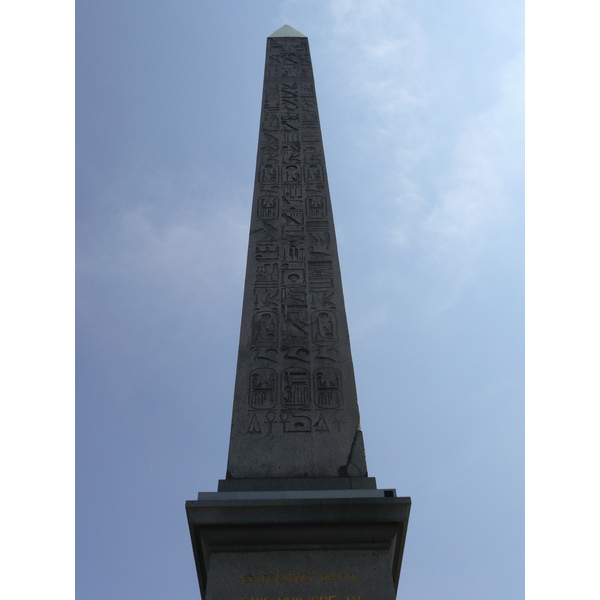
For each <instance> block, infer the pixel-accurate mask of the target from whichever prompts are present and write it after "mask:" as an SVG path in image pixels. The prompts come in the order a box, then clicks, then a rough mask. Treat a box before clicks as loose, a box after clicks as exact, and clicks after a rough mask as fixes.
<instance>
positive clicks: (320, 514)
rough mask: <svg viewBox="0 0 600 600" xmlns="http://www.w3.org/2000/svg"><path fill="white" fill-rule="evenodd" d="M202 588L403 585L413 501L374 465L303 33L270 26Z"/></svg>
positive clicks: (387, 590)
mask: <svg viewBox="0 0 600 600" xmlns="http://www.w3.org/2000/svg"><path fill="white" fill-rule="evenodd" d="M186 510H187V514H188V523H189V527H190V534H191V538H192V546H193V549H194V558H195V562H196V569H197V574H198V580H199V583H200V590H201V593H202V596H203V598H204V600H223V599H224V598H228V599H229V600H244V599H249V598H255V599H256V598H261V599H265V600H272V599H274V598H279V599H280V600H282V599H284V598H285V599H286V600H290V599H291V598H296V599H304V600H305V599H306V598H312V599H315V598H317V599H319V600H323V598H327V599H328V600H332V599H336V600H337V599H341V598H347V599H349V598H352V600H358V599H359V598H360V599H361V600H363V599H364V600H367V598H377V599H378V600H387V599H390V600H391V599H392V598H394V597H395V594H396V589H397V585H398V577H399V574H400V565H401V561H402V554H403V550H404V540H405V536H406V528H407V525H408V516H409V512H410V498H398V497H396V493H395V490H378V489H377V486H376V482H375V479H374V478H372V477H369V476H368V474H367V464H366V459H365V450H364V443H363V437H362V432H361V429H360V417H359V410H358V401H357V394H356V385H355V381H354V370H353V366H352V356H351V352H350V338H349V334H348V325H347V321H346V312H345V307H344V297H343V293H342V281H341V275H340V265H339V260H338V252H337V244H336V238H335V229H334V224H333V212H332V206H331V199H330V195H329V186H328V182H327V170H326V167H325V156H324V151H323V141H322V137H321V128H320V123H319V114H318V109H317V98H316V93H315V83H314V77H313V70H312V63H311V58H310V52H309V46H308V39H307V38H306V37H305V36H304V35H302V34H301V33H299V32H298V31H296V30H295V29H293V28H291V27H289V26H287V25H285V26H284V27H282V28H281V29H279V30H277V31H276V32H275V33H273V34H272V35H271V36H269V38H268V39H267V54H266V63H265V75H264V86H263V96H262V107H261V118H260V132H259V142H258V156H257V161H256V175H255V183H254V196H253V201H252V216H251V224H250V241H249V247H248V259H247V267H246V280H245V289H244V299H243V307H242V322H241V332H240V344H239V353H238V362H237V373H236V382H235V391H234V399H233V416H232V424H231V436H230V443H229V458H228V463H227V473H226V477H225V479H223V480H221V481H220V482H219V486H218V492H201V493H200V494H199V495H198V500H197V501H189V502H187V503H186Z"/></svg>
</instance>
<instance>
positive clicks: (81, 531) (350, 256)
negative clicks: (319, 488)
mask: <svg viewBox="0 0 600 600" xmlns="http://www.w3.org/2000/svg"><path fill="white" fill-rule="evenodd" d="M284 23H288V24H290V25H291V26H293V27H295V28H296V29H298V30H299V31H301V32H302V33H304V34H305V35H307V36H308V38H309V43H310V48H311V54H312V60H313V67H314V73H315V81H316V88H317V98H318V103H319V112H320V118H321V127H322V132H323V141H324V146H325V155H326V160H327V169H328V176H329V182H330V190H331V198H332V204H333V210H334V215H335V224H336V233H337V236H338V250H339V255H340V263H341V268H342V277H343V284H344V294H345V301H346V309H347V316H348V323H349V328H350V337H351V343H352V352H353V358H354V367H355V371H356V381H357V389H358V397H359V404H360V408H361V420H362V428H363V432H364V437H365V447H366V454H367V464H368V467H369V474H370V475H372V476H375V477H376V478H377V481H378V484H379V487H394V488H396V490H397V492H398V494H399V495H406V496H411V497H412V500H413V508H412V513H411V521H410V525H409V530H408V536H407V543H406V550H405V556H404V562H403V568H402V574H401V578H400V586H399V593H398V597H399V598H407V599H409V598H410V599H415V600H416V599H428V598H444V599H445V600H454V599H456V600H458V599H461V600H464V599H471V598H473V599H480V598H486V600H495V599H504V598H520V597H523V593H524V264H525V263H524V79H523V75H524V7H523V4H522V3H521V2H513V1H508V2H500V1H496V0H495V1H493V2H420V3H418V4H410V3H407V2H392V1H373V2H365V1H362V2H358V1H357V2H353V1H330V2H312V1H304V2H299V1H298V2H261V3H260V4H257V3H248V2H221V3H218V4H217V3H208V2H188V1H185V0H180V1H176V2H169V3H168V4H167V3H162V2H154V1H148V0H146V1H144V2H141V1H131V2H128V3H123V2H113V1H105V2H102V3H83V2H80V3H78V5H77V13H76V27H77V29H76V35H77V39H76V76H77V77H76V94H77V95H76V99H77V105H76V128H77V129H76V253H77V254H76V393H77V405H76V411H77V412H76V436H77V437H76V442H77V446H76V448H77V463H76V468H77V497H76V501H77V507H76V508H77V516H76V525H77V594H78V598H79V600H96V599H98V600H99V599H105V598H127V599H133V600H134V599H136V598H144V600H153V599H159V598H167V597H169V598H172V597H177V598H179V599H187V598H190V599H192V598H198V597H199V591H198V585H197V581H196V575H195V571H194V565H193V558H192V551H191V544H190V541H189V534H188V532H187V523H186V518H185V512H184V503H185V500H188V499H193V498H194V497H195V495H196V494H197V492H198V491H213V490H215V489H216V485H217V480H218V479H219V478H223V477H224V475H225V466H226V460H227V446H228V439H229V426H230V418H231V405H232V398H233V384H234V376H235V361H236V357H237V342H238V336H239V324H240V315H241V300H242V291H243V277H244V267H245V260H246V248H247V241H248V228H249V219H250V207H251V199H252V190H253V183H254V181H253V177H254V168H255V159H256V146H257V138H258V121H259V113H260V97H261V91H262V73H263V66H264V53H265V41H266V37H267V36H268V35H269V34H270V33H272V32H273V31H275V30H276V29H278V28H279V27H280V26H281V25H283V24H284Z"/></svg>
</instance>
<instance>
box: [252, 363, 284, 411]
mask: <svg viewBox="0 0 600 600" xmlns="http://www.w3.org/2000/svg"><path fill="white" fill-rule="evenodd" d="M248 404H250V406H251V407H252V408H255V409H261V408H275V406H276V405H277V372H276V371H275V370H274V369H254V371H252V373H250V397H249V399H248Z"/></svg>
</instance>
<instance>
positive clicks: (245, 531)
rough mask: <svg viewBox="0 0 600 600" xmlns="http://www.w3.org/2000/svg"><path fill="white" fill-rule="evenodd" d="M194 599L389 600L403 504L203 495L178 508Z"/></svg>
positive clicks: (327, 493)
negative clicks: (189, 552) (191, 562)
mask: <svg viewBox="0 0 600 600" xmlns="http://www.w3.org/2000/svg"><path fill="white" fill-rule="evenodd" d="M186 511H187V516H188V524H189V527H190V535H191V538H192V546H193V549H194V559H195V562H196V570H197V573H198V581H199V584H200V592H201V594H202V597H203V599H204V600H250V599H253V600H260V599H262V600H370V599H372V600H393V599H394V598H395V596H396V590H397V587H398V579H399V576H400V567H401V563H402V554H403V551H404V542H405V538H406V528H407V525H408V517H409V513H410V498H397V497H396V495H395V490H377V489H351V490H348V489H347V490H318V491H314V490H313V491H310V490H306V491H267V492H214V493H212V492H209V493H200V494H198V500H197V501H189V502H187V503H186Z"/></svg>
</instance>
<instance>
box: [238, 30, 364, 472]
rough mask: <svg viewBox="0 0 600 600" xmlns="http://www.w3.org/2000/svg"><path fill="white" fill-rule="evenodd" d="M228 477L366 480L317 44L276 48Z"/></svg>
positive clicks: (266, 101)
mask: <svg viewBox="0 0 600 600" xmlns="http://www.w3.org/2000/svg"><path fill="white" fill-rule="evenodd" d="M256 162H257V164H256V177H255V183H254V198H253V202H252V218H251V225H250V244H249V248H248V261H247V268H246V285H245V290H244V302H243V309H242V326H241V335H240V346H239V355H238V363H237V376H236V382H235V394H234V400H233V419H232V425H231V438H230V443H229V460H228V464H227V478H228V479H244V478H273V477H277V478H290V477H293V478H298V477H309V478H314V477H340V476H341V477H349V476H350V477H365V476H366V475H367V465H366V461H365V450H364V444H363V437H362V432H361V430H360V418H359V413H358V402H357V398H356V386H355V383H354V370H353V367H352V356H351V354H350V338H349V336H348V325H347V323H346V311H345V308H344V297H343V294H342V280H341V276H340V265H339V260H338V252H337V245H336V239H335V230H334V226H333V213H332V210H331V200H330V196H329V186H328V183H327V171H326V168H325V156H324V152H323V141H322V137H321V127H320V124H319V113H318V109H317V98H316V94H315V83H314V78H313V71H312V65H311V60H310V54H309V49H308V40H307V38H306V37H304V36H301V35H300V34H298V32H296V31H295V30H293V29H292V28H291V27H287V26H286V27H283V28H282V29H280V30H279V31H277V32H275V34H273V35H272V36H271V37H270V38H269V39H268V43H267V58H266V65H265V78H264V88H263V97H262V111H261V119H260V137H259V143H258V158H257V161H256Z"/></svg>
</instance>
